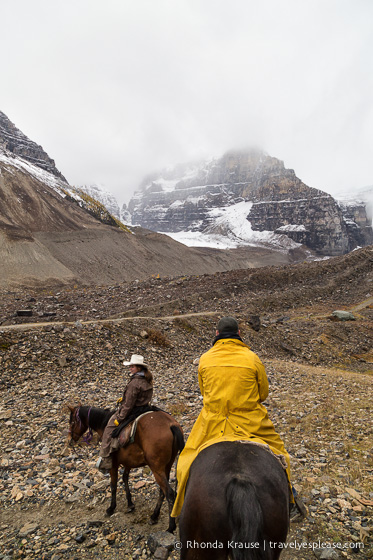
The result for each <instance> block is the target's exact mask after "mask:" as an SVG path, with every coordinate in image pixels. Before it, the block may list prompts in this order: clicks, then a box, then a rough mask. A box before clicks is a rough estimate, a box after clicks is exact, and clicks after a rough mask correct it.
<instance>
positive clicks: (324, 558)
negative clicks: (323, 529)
mask: <svg viewBox="0 0 373 560" xmlns="http://www.w3.org/2000/svg"><path fill="white" fill-rule="evenodd" d="M319 558H320V560H338V558H340V555H339V554H338V552H337V551H336V550H335V549H334V548H326V549H324V550H323V551H322V552H321V554H320V556H319Z"/></svg>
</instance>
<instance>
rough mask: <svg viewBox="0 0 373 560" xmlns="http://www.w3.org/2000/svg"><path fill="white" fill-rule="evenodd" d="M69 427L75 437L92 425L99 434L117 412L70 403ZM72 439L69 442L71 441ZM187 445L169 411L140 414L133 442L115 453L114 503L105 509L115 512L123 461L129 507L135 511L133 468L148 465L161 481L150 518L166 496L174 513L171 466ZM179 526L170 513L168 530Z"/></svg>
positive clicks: (111, 485)
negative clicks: (132, 484)
mask: <svg viewBox="0 0 373 560" xmlns="http://www.w3.org/2000/svg"><path fill="white" fill-rule="evenodd" d="M69 409H70V429H69V433H70V436H71V440H72V441H75V442H76V441H78V440H79V438H80V437H81V436H82V435H83V434H84V433H85V432H86V431H87V430H88V429H89V430H90V432H91V431H92V430H94V431H95V432H97V433H98V435H99V436H100V437H102V434H103V432H104V429H105V426H106V424H107V423H108V421H109V418H110V417H111V415H112V414H113V413H114V411H112V410H111V411H110V410H108V409H102V408H92V407H89V406H75V407H72V406H69ZM71 440H70V442H71ZM183 448H184V434H183V430H182V428H181V426H180V424H179V423H178V422H177V421H176V420H175V418H173V417H172V416H171V415H170V414H168V413H167V412H163V411H157V412H151V413H149V414H146V415H145V416H143V417H142V418H140V420H139V422H138V425H137V430H136V434H135V440H134V443H131V444H129V445H127V446H126V447H124V448H119V449H118V450H117V451H115V452H114V453H113V454H112V457H113V467H112V468H111V470H110V487H111V503H110V507H109V508H108V509H107V510H106V513H107V514H108V515H112V514H113V513H114V511H115V508H116V505H117V501H116V500H117V485H118V468H119V465H123V467H124V472H123V482H124V487H125V491H126V497H127V503H128V510H127V511H129V512H130V511H133V510H134V508H135V506H134V504H133V502H132V497H131V492H130V489H129V485H128V476H129V473H130V470H131V469H133V468H137V467H142V466H145V465H148V466H149V467H150V469H151V470H152V472H153V475H154V478H155V480H156V482H157V483H158V485H159V488H160V492H159V498H158V501H157V504H156V506H155V509H154V512H153V513H152V515H151V518H150V522H151V523H152V524H153V523H156V522H157V521H158V517H159V513H160V510H161V506H162V503H163V500H164V497H166V499H167V502H168V507H169V512H170V513H171V511H172V507H173V503H174V499H175V494H174V491H173V489H172V488H171V486H170V484H169V476H170V471H171V467H172V465H173V463H174V460H175V458H176V455H177V453H178V452H179V451H181V450H182V449H183ZM175 528H176V524H175V520H174V519H173V518H172V517H171V516H170V518H169V527H168V529H167V530H168V531H169V532H170V533H173V532H174V530H175Z"/></svg>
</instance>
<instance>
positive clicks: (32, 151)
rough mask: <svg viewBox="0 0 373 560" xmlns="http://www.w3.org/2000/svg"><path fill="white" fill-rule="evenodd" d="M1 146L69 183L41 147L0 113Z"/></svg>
mask: <svg viewBox="0 0 373 560" xmlns="http://www.w3.org/2000/svg"><path fill="white" fill-rule="evenodd" d="M0 146H1V147H2V148H3V149H5V150H7V151H8V152H11V153H13V154H14V155H15V156H19V157H21V158H22V159H25V160H27V161H29V162H30V163H32V164H34V165H36V166H37V167H40V168H41V169H44V170H45V171H48V172H49V173H52V175H55V176H56V177H59V178H60V179H62V180H63V181H64V182H65V183H67V181H66V179H65V177H64V176H63V175H62V173H60V171H58V169H57V168H56V166H55V163H54V161H53V159H51V158H50V157H49V156H48V154H47V153H46V152H45V151H44V150H43V148H42V147H41V146H39V145H38V144H36V143H35V142H33V141H32V140H30V139H29V138H27V136H25V134H23V132H21V131H20V130H18V128H17V127H16V126H15V125H14V124H13V123H12V122H11V121H10V120H9V119H8V117H7V116H6V115H5V114H4V113H2V112H1V111H0Z"/></svg>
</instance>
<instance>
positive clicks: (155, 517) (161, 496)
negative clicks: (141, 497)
mask: <svg viewBox="0 0 373 560" xmlns="http://www.w3.org/2000/svg"><path fill="white" fill-rule="evenodd" d="M163 500H164V493H163V490H162V488H159V497H158V501H157V503H156V506H155V508H154V511H153V513H152V515H151V517H150V524H151V525H154V524H155V523H157V521H158V517H159V513H160V511H161V507H162V504H163Z"/></svg>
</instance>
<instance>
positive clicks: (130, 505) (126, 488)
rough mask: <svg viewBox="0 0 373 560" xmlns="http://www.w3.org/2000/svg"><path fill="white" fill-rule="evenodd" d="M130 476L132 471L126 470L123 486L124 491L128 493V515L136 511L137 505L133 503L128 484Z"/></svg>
mask: <svg viewBox="0 0 373 560" xmlns="http://www.w3.org/2000/svg"><path fill="white" fill-rule="evenodd" d="M129 474H130V469H127V468H125V469H124V472H123V484H124V489H125V491H126V498H127V506H128V508H127V513H131V511H133V510H134V509H135V504H134V503H133V502H132V496H131V491H130V487H129V484H128V477H129Z"/></svg>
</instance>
